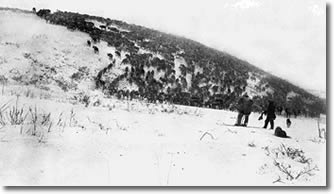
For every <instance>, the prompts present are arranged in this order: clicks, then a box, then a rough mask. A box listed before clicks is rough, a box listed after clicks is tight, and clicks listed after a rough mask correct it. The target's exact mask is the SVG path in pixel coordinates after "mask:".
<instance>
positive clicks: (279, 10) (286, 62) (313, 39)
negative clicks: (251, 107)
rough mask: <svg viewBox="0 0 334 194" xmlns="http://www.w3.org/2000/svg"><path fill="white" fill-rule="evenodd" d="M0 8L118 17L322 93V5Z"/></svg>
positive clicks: (41, 1)
mask: <svg viewBox="0 0 334 194" xmlns="http://www.w3.org/2000/svg"><path fill="white" fill-rule="evenodd" d="M0 6H1V7H16V8H24V9H29V10H30V9H31V8H32V7H36V8H37V9H40V8H50V9H52V11H54V10H56V9H59V10H68V11H75V12H80V13H88V14H93V15H100V16H104V17H109V18H111V19H120V20H123V21H126V22H128V23H134V24H138V25H143V26H146V27H150V28H154V29H157V30H160V31H164V32H168V33H172V34H176V35H181V36H184V37H187V38H190V39H193V40H196V41H199V42H201V43H203V44H205V45H207V46H210V47H213V48H216V49H219V50H222V51H225V52H228V53H230V54H232V55H235V56H237V57H238V58H241V59H244V60H246V61H248V62H250V63H252V64H254V65H256V66H258V67H260V68H262V69H264V70H266V71H268V72H270V73H273V74H275V75H277V76H280V77H282V78H285V79H287V80H289V81H291V82H292V83H294V84H296V85H299V86H301V87H303V88H305V89H309V90H320V91H322V92H325V91H326V5H325V1H321V0H287V1H283V0H93V1H88V0H85V1H83V0H82V1H73V0H72V1H70V0H54V1H53V0H48V1H45V0H0ZM0 30H1V29H0Z"/></svg>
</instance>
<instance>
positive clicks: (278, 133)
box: [275, 127, 288, 138]
mask: <svg viewBox="0 0 334 194" xmlns="http://www.w3.org/2000/svg"><path fill="white" fill-rule="evenodd" d="M275 136H277V137H282V138H287V137H288V136H287V135H286V132H285V131H284V130H283V129H282V128H281V127H276V129H275Z"/></svg>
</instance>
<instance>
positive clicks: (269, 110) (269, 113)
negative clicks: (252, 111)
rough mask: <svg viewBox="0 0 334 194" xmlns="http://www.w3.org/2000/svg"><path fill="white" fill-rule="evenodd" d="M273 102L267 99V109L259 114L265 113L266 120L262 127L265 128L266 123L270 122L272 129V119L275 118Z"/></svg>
mask: <svg viewBox="0 0 334 194" xmlns="http://www.w3.org/2000/svg"><path fill="white" fill-rule="evenodd" d="M275 109H276V107H275V104H274V102H273V101H271V100H270V101H269V105H268V107H267V110H265V111H264V112H263V113H262V114H261V116H262V115H263V114H265V115H267V118H266V120H265V121H264V127H263V128H265V129H266V128H267V126H268V123H270V129H274V120H275V119H276V115H275Z"/></svg>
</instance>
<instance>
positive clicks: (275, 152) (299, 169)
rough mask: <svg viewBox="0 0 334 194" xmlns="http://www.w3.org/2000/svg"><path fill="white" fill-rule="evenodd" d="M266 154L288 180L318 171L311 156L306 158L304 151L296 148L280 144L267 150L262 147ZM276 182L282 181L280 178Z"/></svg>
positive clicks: (311, 174)
mask: <svg viewBox="0 0 334 194" xmlns="http://www.w3.org/2000/svg"><path fill="white" fill-rule="evenodd" d="M264 149H265V150H266V152H267V153H266V155H267V156H269V157H271V158H272V159H273V165H274V166H275V167H276V168H277V169H278V170H279V174H281V175H282V176H285V177H286V180H288V181H295V180H297V179H300V178H301V177H305V178H307V177H306V175H307V176H313V175H314V174H315V173H314V172H315V171H319V169H318V167H317V165H314V164H313V162H312V159H311V158H307V157H306V156H305V154H304V151H303V150H301V149H298V148H292V147H288V146H286V145H284V144H281V145H280V146H279V147H277V148H274V149H272V150H271V151H270V150H269V147H268V146H267V147H265V148H264ZM280 177H281V176H280V175H279V179H278V181H277V180H276V181H274V183H276V182H282V181H281V179H280Z"/></svg>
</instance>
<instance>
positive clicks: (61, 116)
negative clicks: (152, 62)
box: [0, 11, 327, 186]
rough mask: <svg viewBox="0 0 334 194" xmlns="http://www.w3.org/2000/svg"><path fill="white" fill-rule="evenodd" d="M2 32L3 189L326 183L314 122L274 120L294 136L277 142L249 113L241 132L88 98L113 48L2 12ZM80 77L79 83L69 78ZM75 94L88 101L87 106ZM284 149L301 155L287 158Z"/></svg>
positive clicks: (220, 121) (199, 114) (118, 61)
mask: <svg viewBox="0 0 334 194" xmlns="http://www.w3.org/2000/svg"><path fill="white" fill-rule="evenodd" d="M23 24H24V25H23ZM0 29H1V30H0V76H2V77H5V78H7V79H8V82H6V83H4V82H3V83H2V82H1V86H2V87H3V90H1V93H0V113H1V114H0V183H1V185H84V186H87V185H117V186H121V185H154V186H155V185H156V186H166V185H168V186H172V185H184V186H199V185H215V186H235V185H243V186H246V185H248V186H254V185H268V186H271V185H273V186H277V185H280V186H281V185H282V186H289V185H294V186H295V185H306V186H313V185H318V186H319V185H321V186H323V185H325V184H326V170H327V169H326V140H324V139H321V138H319V137H318V129H317V127H318V125H317V120H315V119H310V118H303V117H301V118H292V126H291V127H290V128H289V129H286V127H285V118H283V117H278V118H277V119H276V121H275V124H276V125H278V126H281V127H282V128H283V129H285V130H286V131H287V133H288V135H289V136H290V137H291V138H289V139H282V138H278V137H276V136H274V135H273V131H272V130H268V129H262V128H261V127H262V125H263V121H259V120H257V119H258V117H259V115H258V114H255V113H254V114H251V116H250V122H249V127H248V128H243V127H234V126H227V125H224V123H225V124H234V122H235V119H236V115H237V113H236V112H230V111H224V110H212V109H204V108H195V107H187V106H174V105H170V104H149V103H146V102H141V101H126V100H123V101H121V100H116V99H113V98H107V97H105V96H104V95H103V94H102V93H101V91H98V90H94V89H95V84H94V78H93V77H94V76H96V74H97V73H98V72H99V71H100V70H102V69H103V68H105V67H106V66H108V64H109V63H110V62H111V60H110V59H109V57H108V56H107V54H108V53H112V54H113V55H114V56H115V54H114V53H115V51H116V50H115V48H114V47H110V46H108V45H107V44H106V43H105V42H103V41H101V42H100V43H96V45H97V46H98V48H99V53H94V51H93V49H92V48H91V47H89V46H88V45H87V40H88V39H90V38H89V36H88V35H87V34H85V33H81V32H77V31H69V30H68V29H66V28H65V27H61V26H56V25H51V24H48V23H46V22H45V21H44V20H42V19H40V18H38V17H37V16H35V15H32V14H27V13H20V14H17V13H13V12H11V11H0ZM125 55H126V53H125V52H122V53H121V57H116V56H115V58H114V60H115V68H114V69H113V72H112V73H115V74H121V73H123V72H124V68H125V67H126V64H122V61H123V59H124V56H125ZM157 56H158V55H157ZM178 63H179V64H178V65H180V64H181V63H185V61H184V60H183V59H181V58H180V59H178ZM184 65H187V64H184ZM80 69H81V70H82V72H83V73H84V76H83V77H82V78H80V79H78V80H76V79H72V78H71V77H72V75H73V74H74V73H77V72H79V71H80ZM196 71H201V70H200V69H198V70H196ZM112 73H111V74H108V75H109V76H112V75H113V74H112ZM187 79H189V80H190V78H187ZM249 82H250V83H252V84H253V85H252V86H251V87H254V88H255V86H256V84H258V82H257V79H255V80H252V81H251V80H249ZM127 84H128V83H123V85H124V87H134V88H135V86H131V85H127ZM2 87H1V89H2ZM64 87H65V88H66V89H67V90H64V89H62V88H64ZM81 93H84V94H85V95H87V96H89V97H90V101H91V103H90V104H89V105H88V106H87V107H86V104H83V103H80V100H78V98H79V97H82V94H81ZM75 97H76V100H75ZM7 102H8V104H7ZM97 102H98V103H97ZM5 104H6V107H8V108H7V109H5V110H4V109H3V107H2V106H3V105H5ZM93 104H95V105H93ZM13 107H14V108H15V107H17V108H18V109H21V108H22V110H23V114H22V116H24V117H25V120H24V122H23V123H20V124H17V125H15V124H13V123H11V122H10V121H11V116H10V112H11V111H12V110H13ZM34 111H36V112H37V114H36V115H37V118H38V119H37V128H36V131H35V133H34V135H33V129H34V122H33V118H34V117H33V113H34ZM36 112H35V113H36ZM49 113H51V114H50V119H49V120H48V122H47V123H48V125H45V124H43V121H44V119H45V117H46V116H47V115H48V114H49ZM282 144H283V145H285V146H286V148H289V149H290V150H291V149H292V151H296V149H298V150H299V151H298V150H297V151H296V152H293V153H298V154H299V155H298V156H294V159H292V157H291V155H290V156H287V155H286V154H285V155H283V154H282V153H285V152H284V151H282ZM300 150H302V151H303V153H301V152H300ZM286 153H287V152H286ZM304 155H305V158H303V157H302V156H304ZM309 158H311V159H312V160H308V159H309ZM300 159H304V160H302V161H303V162H301V161H300ZM274 161H276V162H278V163H279V164H280V165H282V166H283V167H287V170H288V171H289V172H290V173H291V176H292V177H293V178H292V179H291V177H290V178H289V176H287V174H286V173H284V172H282V171H281V170H280V168H279V167H282V166H280V165H276V166H275V165H274ZM276 164H277V163H276ZM289 165H290V167H289ZM315 165H316V166H317V169H315V170H311V171H310V172H309V174H302V175H301V176H299V177H298V178H296V177H297V174H298V173H299V172H308V170H309V169H312V168H313V167H315ZM278 180H280V181H278Z"/></svg>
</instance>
